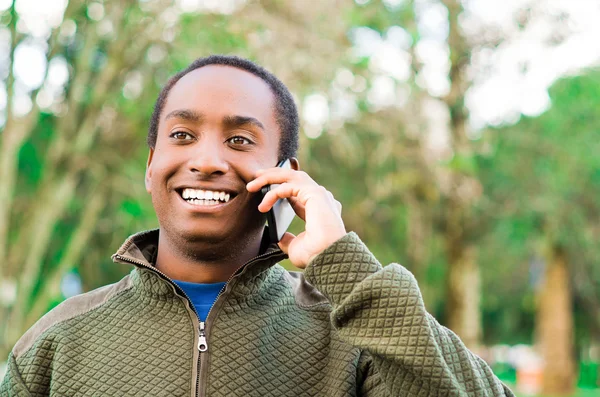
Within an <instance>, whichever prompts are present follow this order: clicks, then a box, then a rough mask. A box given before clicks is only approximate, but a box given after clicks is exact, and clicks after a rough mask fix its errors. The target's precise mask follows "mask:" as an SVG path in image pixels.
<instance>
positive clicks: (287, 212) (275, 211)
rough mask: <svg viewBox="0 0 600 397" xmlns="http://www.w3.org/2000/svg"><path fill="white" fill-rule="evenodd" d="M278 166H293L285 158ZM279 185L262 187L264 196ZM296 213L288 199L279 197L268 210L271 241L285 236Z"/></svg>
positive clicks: (276, 240)
mask: <svg viewBox="0 0 600 397" xmlns="http://www.w3.org/2000/svg"><path fill="white" fill-rule="evenodd" d="M277 167H281V168H288V169H290V168H291V164H290V160H289V159H287V160H284V161H282V162H280V163H279V164H277ZM277 186H279V185H267V186H264V187H263V188H262V189H261V193H262V197H263V198H264V197H265V195H266V194H267V193H268V192H269V190H271V189H275V188H276V187H277ZM295 216H296V213H295V212H294V209H293V208H292V206H291V204H290V202H289V201H288V200H287V199H279V200H277V202H276V203H275V205H273V207H272V208H271V209H270V210H269V212H267V224H268V225H269V227H268V229H269V238H270V239H271V242H274V243H278V242H280V241H281V239H282V238H283V235H284V234H285V232H286V231H287V229H288V228H289V227H290V224H291V223H292V221H293V220H294V217H295Z"/></svg>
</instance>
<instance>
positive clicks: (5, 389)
mask: <svg viewBox="0 0 600 397" xmlns="http://www.w3.org/2000/svg"><path fill="white" fill-rule="evenodd" d="M0 396H2V397H4V396H6V397H30V396H31V393H29V390H27V387H25V383H24V382H23V379H22V378H21V373H20V372H19V368H18V367H17V363H16V361H15V358H14V357H13V355H12V354H10V355H9V356H8V363H7V367H6V374H5V375H4V379H2V383H0Z"/></svg>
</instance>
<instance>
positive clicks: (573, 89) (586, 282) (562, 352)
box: [479, 71, 600, 395]
mask: <svg viewBox="0 0 600 397" xmlns="http://www.w3.org/2000/svg"><path fill="white" fill-rule="evenodd" d="M599 82H600V73H598V72H597V71H591V72H588V73H587V74H585V75H583V76H579V77H571V78H566V79H563V80H561V81H559V82H557V83H555V84H554V85H553V86H552V88H551V89H550V92H549V93H550V98H551V101H552V107H551V108H550V109H549V110H548V111H547V112H546V113H544V114H543V115H541V116H540V117H538V118H524V119H522V120H521V121H520V122H519V123H517V124H515V125H514V126H511V127H505V128H500V129H496V130H493V131H489V133H488V134H486V137H487V138H488V139H489V142H488V143H489V144H490V147H491V148H493V149H492V150H491V151H490V152H489V153H488V154H487V155H485V156H482V157H481V158H480V160H479V163H480V168H481V170H482V180H483V181H484V185H485V191H486V193H487V197H488V198H489V200H490V201H492V202H493V203H494V204H495V207H494V208H495V209H494V211H495V213H496V216H497V217H498V218H499V219H498V223H496V225H498V226H500V225H501V224H506V223H507V222H512V223H513V224H515V225H520V227H521V228H523V229H524V230H526V231H527V232H526V234H525V235H524V236H523V237H519V236H517V235H516V234H515V232H517V230H516V229H515V228H511V229H505V228H498V227H496V229H495V230H494V231H493V233H494V237H493V239H494V241H495V244H496V245H497V246H504V247H511V246H512V247H515V245H517V246H518V250H520V251H521V252H528V253H529V256H532V257H534V258H538V259H537V260H535V261H533V262H531V269H530V272H531V274H532V276H533V277H534V280H533V285H534V286H536V288H537V321H536V342H537V346H538V347H539V351H540V353H541V354H542V356H543V357H544V359H545V363H546V367H545V371H544V392H545V393H548V394H556V395H558V394H563V395H564V394H569V393H571V392H572V391H573V389H574V385H575V380H576V374H575V370H576V365H575V347H574V345H575V340H574V337H575V332H574V329H573V326H574V322H575V319H574V317H573V314H574V313H577V312H581V313H584V314H585V315H583V316H581V317H580V318H581V319H582V320H583V322H582V323H580V324H579V326H581V327H584V328H587V329H589V330H590V332H589V333H588V335H589V336H588V338H589V337H592V338H594V337H595V338H597V337H598V334H597V331H596V330H598V322H599V321H600V320H599V319H600V311H599V305H598V303H599V302H600V294H599V293H598V291H600V273H599V271H598V266H597V262H598V258H600V252H599V248H598V247H597V244H596V242H597V238H598V235H599V234H598V233H599V229H598V225H599V224H600V222H599V221H600V203H598V201H597V199H596V198H597V197H598V196H599V195H600V179H599V178H598V175H600V161H599V157H598V155H597V154H598V153H600V140H599V139H598V134H597V131H596V128H595V125H596V123H597V121H598V119H599V118H600V113H599V112H598V110H597V106H595V101H596V98H597V97H598V95H599V92H598V87H599V85H598V83H599ZM500 218H504V219H503V220H500ZM507 231H508V233H506V232H507ZM519 238H524V239H526V241H527V242H526V243H525V244H523V242H522V241H519V240H518V239H519ZM503 251H504V252H505V253H507V254H509V253H510V249H509V250H507V249H506V248H504V249H503ZM507 259H509V260H510V256H507ZM517 263H518V262H517ZM509 271H511V270H509ZM512 272H513V274H515V275H516V274H518V273H522V271H520V272H519V271H518V270H517V269H515V268H514V267H512ZM513 277H514V276H513ZM574 300H575V302H581V304H580V305H577V306H574V304H573V301H574ZM595 343H598V340H596V341H595ZM587 344H588V346H589V342H588V343H587Z"/></svg>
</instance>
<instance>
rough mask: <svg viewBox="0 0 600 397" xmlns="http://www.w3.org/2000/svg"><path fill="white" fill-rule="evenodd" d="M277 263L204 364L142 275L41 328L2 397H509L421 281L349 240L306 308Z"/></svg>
mask: <svg viewBox="0 0 600 397" xmlns="http://www.w3.org/2000/svg"><path fill="white" fill-rule="evenodd" d="M148 239H150V240H152V239H151V238H150V237H148V236H146V237H144V238H143V239H142V238H140V237H138V238H137V240H136V238H135V237H134V240H135V243H131V242H129V243H126V244H125V245H124V247H126V248H127V249H128V250H129V251H130V252H131V251H132V250H133V251H135V252H137V253H140V254H141V253H142V252H144V253H145V254H143V255H145V256H146V257H147V258H148V260H151V255H150V254H148V253H149V252H152V249H151V248H150V249H149V248H148V247H138V246H139V245H140V244H150V245H151V244H154V242H152V241H150V242H147V241H145V240H148ZM135 244H137V246H136V245H135ZM281 257H282V256H281V253H280V252H279V253H278V252H275V253H272V254H270V255H266V256H265V258H263V259H262V260H258V261H256V262H254V263H252V264H251V265H249V266H247V267H246V268H245V269H244V270H243V271H242V272H241V273H240V274H239V275H237V276H236V277H234V278H233V279H232V281H231V282H230V283H229V284H228V286H227V288H226V290H225V292H224V293H223V294H222V295H221V296H220V298H219V300H218V301H217V303H216V304H215V307H214V309H213V312H215V313H211V314H210V317H209V321H210V322H211V323H210V325H208V322H207V327H208V328H207V333H208V335H207V337H208V344H209V349H208V351H207V352H203V353H201V354H200V360H199V361H197V360H196V357H198V355H199V353H198V351H197V349H196V343H197V336H198V331H197V329H196V325H195V324H197V320H196V319H195V318H193V316H194V313H193V312H192V311H191V309H190V307H189V304H188V302H187V300H186V298H184V297H183V296H182V295H180V294H178V292H177V289H176V288H175V287H174V286H173V284H172V283H171V282H170V281H169V280H167V279H165V278H164V277H162V276H161V275H159V274H158V273H157V272H156V271H153V270H152V269H151V265H148V266H142V265H143V263H140V264H139V265H140V266H138V267H136V268H135V269H134V270H133V271H132V272H131V274H130V275H129V276H127V277H126V278H125V279H124V280H122V281H121V282H119V283H118V284H116V285H115V286H111V287H108V289H105V290H103V291H99V292H96V293H94V292H92V293H90V294H84V295H81V296H79V297H75V298H72V299H70V300H67V301H66V302H64V303H63V304H62V305H60V306H59V307H58V308H56V309H54V311H53V312H50V313H49V314H48V315H46V317H45V318H43V319H42V320H40V322H39V323H38V324H37V325H35V326H34V327H33V328H32V330H30V331H29V332H28V333H27V334H26V335H25V336H24V337H23V339H22V341H20V342H19V343H17V345H16V346H15V349H14V350H13V353H11V356H10V357H9V366H8V372H7V375H6V377H5V378H4V380H3V382H2V384H1V385H0V395H2V396H47V395H52V396H105V395H109V396H117V395H118V396H190V395H193V393H195V392H196V379H198V386H199V387H198V390H197V394H198V395H200V396H211V397H212V396H332V397H336V396H340V397H341V396H463V395H464V396H467V395H468V396H504V395H509V396H512V393H511V392H510V390H508V389H507V388H505V387H504V386H503V385H502V383H501V382H499V381H498V379H497V378H495V376H494V375H493V374H492V372H491V370H490V369H489V367H488V366H487V365H486V364H485V363H484V362H483V361H482V360H481V359H479V358H478V357H476V356H475V355H473V354H472V353H471V352H469V351H468V350H467V349H466V348H465V347H464V345H463V344H462V343H461V341H460V340H459V339H458V338H457V337H456V335H454V334H453V333H452V332H451V331H449V330H448V329H446V328H444V327H442V326H441V325H439V324H438V323H437V322H436V321H435V319H433V318H432V317H431V316H430V315H429V314H428V313H427V312H426V311H425V309H424V307H423V301H422V298H421V296H420V292H419V290H418V287H417V283H416V281H415V279H414V278H413V276H412V275H411V274H410V273H409V272H408V271H407V270H406V269H404V268H403V267H401V266H400V265H396V264H392V265H389V266H386V267H381V265H380V264H379V263H378V262H377V260H376V259H375V258H374V257H373V255H372V254H371V253H370V252H369V251H368V249H367V248H366V247H365V246H364V245H363V244H362V242H361V241H360V240H359V239H358V237H357V236H356V235H354V234H353V233H350V234H348V235H346V236H345V237H344V238H342V239H341V240H339V241H338V242H336V243H335V244H333V245H332V246H331V247H329V248H328V249H327V250H326V251H325V252H323V253H322V254H321V255H319V256H317V257H316V258H315V259H314V261H313V262H312V263H311V264H310V265H309V266H308V268H307V269H306V272H305V277H306V280H307V281H308V282H309V283H310V284H312V286H314V287H315V288H316V289H317V291H319V292H320V293H318V292H314V291H313V292H312V295H311V296H312V298H311V299H307V298H306V296H304V295H301V293H300V292H298V291H299V290H301V289H299V288H298V287H297V286H294V285H293V284H292V281H290V277H289V275H288V274H287V273H286V271H285V270H284V269H283V268H282V267H280V266H279V265H276V264H274V262H275V261H276V260H279V259H281ZM298 279H299V280H300V281H303V278H302V277H300V278H298ZM105 288H106V287H105ZM305 292H306V291H305ZM94 294H95V295H94ZM319 296H321V299H319V298H318V297H319ZM315 297H316V298H315ZM197 362H199V367H198V366H197Z"/></svg>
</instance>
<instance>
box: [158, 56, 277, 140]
mask: <svg viewBox="0 0 600 397" xmlns="http://www.w3.org/2000/svg"><path fill="white" fill-rule="evenodd" d="M273 105H274V96H273V93H272V92H271V89H270V87H269V85H268V84H267V83H266V82H265V81H263V80H262V79H261V78H260V77H258V76H255V75H254V74H252V73H250V72H247V71H245V70H240V69H238V68H234V67H231V66H222V65H208V66H204V67H201V68H199V69H196V70H193V71H191V72H190V73H188V74H186V75H185V76H183V77H182V78H181V79H180V80H179V81H178V82H177V83H175V85H174V86H173V88H171V91H170V92H169V95H168V97H167V102H166V104H165V107H164V109H163V111H162V112H161V118H163V119H164V117H165V115H167V114H169V113H170V111H172V110H175V109H192V110H196V111H198V112H201V113H203V114H205V115H207V117H212V116H215V117H221V116H225V115H242V116H249V117H255V118H257V119H258V120H260V121H261V122H263V124H265V125H270V127H271V128H275V129H276V125H275V115H274V106H273Z"/></svg>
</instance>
